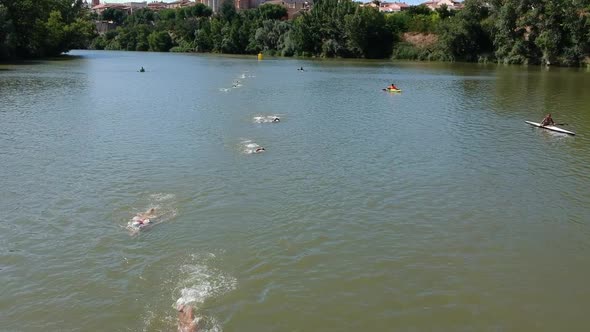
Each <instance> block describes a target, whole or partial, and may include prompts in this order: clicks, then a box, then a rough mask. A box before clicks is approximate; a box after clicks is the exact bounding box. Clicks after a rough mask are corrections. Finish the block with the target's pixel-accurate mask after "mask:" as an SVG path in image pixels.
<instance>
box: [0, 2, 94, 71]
mask: <svg viewBox="0 0 590 332" xmlns="http://www.w3.org/2000/svg"><path fill="white" fill-rule="evenodd" d="M87 15H88V13H87V12H86V11H85V10H84V9H83V8H82V1H80V0H43V1H37V0H0V60H3V59H10V58H32V57H43V56H54V55H59V54H61V53H63V52H67V51H68V50H70V49H71V48H74V47H87V46H88V44H89V41H90V39H92V38H93V37H94V27H93V24H92V23H91V22H90V21H88V19H87Z"/></svg>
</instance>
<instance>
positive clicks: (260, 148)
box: [254, 147, 266, 153]
mask: <svg viewBox="0 0 590 332" xmlns="http://www.w3.org/2000/svg"><path fill="white" fill-rule="evenodd" d="M264 151H266V149H265V148H263V147H257V148H256V150H254V153H261V152H264Z"/></svg>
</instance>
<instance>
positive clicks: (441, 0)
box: [422, 0, 463, 10]
mask: <svg viewBox="0 0 590 332" xmlns="http://www.w3.org/2000/svg"><path fill="white" fill-rule="evenodd" d="M422 5H424V6H426V7H428V8H430V9H431V10H436V9H438V8H440V7H441V6H442V5H447V8H448V9H451V10H459V9H462V8H463V3H462V2H460V1H453V0H431V1H427V2H423V3H422Z"/></svg>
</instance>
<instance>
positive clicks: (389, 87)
mask: <svg viewBox="0 0 590 332" xmlns="http://www.w3.org/2000/svg"><path fill="white" fill-rule="evenodd" d="M387 88H388V89H389V90H399V89H398V87H397V86H395V84H393V83H391V85H390V86H388V87H387Z"/></svg>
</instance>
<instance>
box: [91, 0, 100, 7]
mask: <svg viewBox="0 0 590 332" xmlns="http://www.w3.org/2000/svg"><path fill="white" fill-rule="evenodd" d="M98 5H100V0H92V7H94V6H98Z"/></svg>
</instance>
